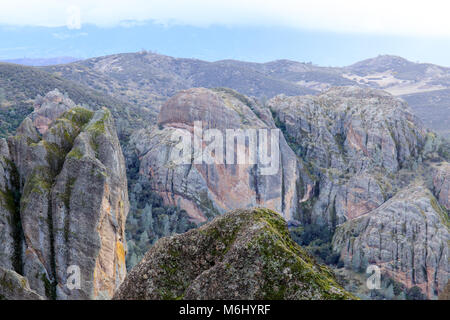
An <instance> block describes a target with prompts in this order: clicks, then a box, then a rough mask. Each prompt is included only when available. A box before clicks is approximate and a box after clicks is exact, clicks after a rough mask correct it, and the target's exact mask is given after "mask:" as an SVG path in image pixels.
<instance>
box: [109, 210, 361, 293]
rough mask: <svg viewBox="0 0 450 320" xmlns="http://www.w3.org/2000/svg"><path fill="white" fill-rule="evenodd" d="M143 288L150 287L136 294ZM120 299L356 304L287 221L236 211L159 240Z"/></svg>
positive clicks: (266, 214)
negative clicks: (296, 237)
mask: <svg viewBox="0 0 450 320" xmlns="http://www.w3.org/2000/svg"><path fill="white" fill-rule="evenodd" d="M139 286H141V287H142V286H144V287H145V286H149V287H147V288H146V289H145V290H144V293H142V291H140V292H136V291H135V288H136V287H139ZM116 296H117V298H119V299H236V298H238V299H353V298H355V297H353V296H352V295H351V294H349V293H347V292H346V291H345V290H343V289H342V288H341V287H340V286H339V285H338V284H337V283H336V281H335V280H334V277H333V274H332V272H331V271H330V270H329V269H328V268H326V267H324V266H321V265H319V264H318V263H316V261H315V260H314V259H313V258H312V257H311V256H310V255H308V254H307V253H306V251H305V250H303V249H302V248H301V247H299V246H298V245H297V244H296V243H295V242H294V241H293V240H292V239H291V238H290V235H289V231H288V229H287V226H286V222H285V221H284V219H283V218H282V217H281V216H280V215H279V214H277V213H275V212H273V211H271V210H268V209H264V208H255V209H251V210H235V211H233V212H230V213H227V214H225V215H223V216H220V217H217V218H216V219H214V220H213V221H211V222H210V223H208V224H206V225H203V226H202V227H200V228H198V229H196V230H190V231H188V232H187V233H185V234H182V235H177V236H174V237H170V238H163V239H161V240H159V241H158V242H157V243H156V244H155V245H154V246H153V248H152V249H151V250H150V251H149V252H148V253H147V255H146V257H145V258H144V260H143V262H141V264H139V265H138V266H137V267H136V268H135V269H133V270H132V271H131V273H130V275H129V279H127V280H126V281H125V283H124V285H122V287H121V288H120V290H119V292H118V294H117V295H116Z"/></svg>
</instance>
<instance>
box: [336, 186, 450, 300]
mask: <svg viewBox="0 0 450 320" xmlns="http://www.w3.org/2000/svg"><path fill="white" fill-rule="evenodd" d="M448 226H449V220H448V215H447V213H446V212H445V211H444V210H443V209H442V208H441V207H439V205H438V204H437V201H436V199H435V198H434V196H433V195H432V194H431V192H430V191H429V190H427V189H426V188H424V187H423V186H420V185H419V186H411V187H408V188H405V189H404V190H401V191H399V192H398V193H397V194H396V195H395V196H394V197H393V198H391V199H390V200H388V201H386V202H385V203H384V204H383V205H381V206H380V207H379V208H377V209H375V210H373V211H371V212H370V213H368V214H366V215H363V216H361V217H359V218H356V219H354V220H351V221H349V222H347V223H344V224H342V225H340V226H339V227H338V228H337V230H336V233H335V235H334V239H333V245H334V248H335V250H337V251H339V252H340V253H341V256H342V259H343V262H344V264H345V266H347V267H348V268H351V269H353V270H355V271H358V270H365V269H366V268H367V266H368V265H369V264H375V265H377V266H379V267H380V268H381V270H382V272H383V274H385V275H388V276H390V277H391V278H393V279H395V280H396V281H398V282H400V283H402V284H404V285H406V287H408V288H410V287H413V286H417V287H419V288H420V289H421V290H422V292H423V293H424V294H425V295H426V296H428V297H430V298H431V297H437V296H438V294H439V293H440V292H441V291H443V290H444V288H445V286H446V284H447V282H448V279H449V272H450V269H449V264H448V259H449V252H448V241H449V240H450V233H449V229H448Z"/></svg>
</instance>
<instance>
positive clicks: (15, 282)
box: [0, 267, 43, 300]
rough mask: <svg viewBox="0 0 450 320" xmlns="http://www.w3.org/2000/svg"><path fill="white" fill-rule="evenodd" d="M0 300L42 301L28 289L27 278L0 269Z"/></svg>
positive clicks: (41, 298)
mask: <svg viewBox="0 0 450 320" xmlns="http://www.w3.org/2000/svg"><path fill="white" fill-rule="evenodd" d="M0 300H43V297H41V296H40V295H38V294H37V293H36V292H35V291H33V290H31V289H30V286H29V284H28V280H27V278H24V277H22V276H21V275H19V274H17V273H16V272H14V271H12V270H7V269H4V268H2V267H0Z"/></svg>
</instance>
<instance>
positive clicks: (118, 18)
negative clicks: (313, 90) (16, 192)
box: [0, 0, 450, 67]
mask: <svg viewBox="0 0 450 320" xmlns="http://www.w3.org/2000/svg"><path fill="white" fill-rule="evenodd" d="M18 2H20V3H21V4H22V5H18ZM91 2H92V1H91ZM91 2H90V1H85V0H74V1H65V0H62V1H56V2H55V1H53V0H41V1H34V0H16V1H10V0H4V1H2V2H1V3H0V43H2V45H1V46H0V60H8V59H23V58H31V59H35V58H52V57H63V56H70V57H75V58H78V59H86V58H91V57H98V56H105V55H110V54H117V53H125V52H138V51H140V50H142V49H145V50H148V51H153V52H156V53H160V54H164V55H168V56H173V57H180V58H195V59H201V60H206V61H218V60H227V59H234V60H242V61H251V62H268V61H274V60H280V59H288V60H294V61H300V62H312V63H313V64H316V65H321V66H334V67H342V66H346V65H350V64H353V63H355V62H358V61H361V60H364V59H368V58H373V57H376V56H378V55H384V54H389V55H396V56H400V57H403V58H405V59H407V60H410V61H413V62H423V63H433V64H438V65H442V66H450V56H448V54H447V53H448V52H449V51H450V22H449V20H448V19H446V17H445V13H446V12H448V4H447V3H446V2H445V1H438V0H431V1H428V2H427V3H426V4H424V3H423V2H420V1H396V2H395V3H391V1H385V0H382V1H378V2H376V3H368V2H364V3H362V2H361V1H354V0H349V1H342V2H341V1H339V3H336V2H334V1H329V0H320V1H315V2H314V3H311V2H308V1H291V0H279V1H266V2H264V3H261V4H258V2H255V1H253V0H248V1H234V0H233V1H221V0H218V1H213V2H211V1H203V0H194V1H189V3H187V2H185V1H178V0H172V1H164V2H162V1H141V0H130V1H127V2H126V3H124V2H120V1H115V2H108V1H102V0H101V1H95V3H91ZM200 13H201V14H200Z"/></svg>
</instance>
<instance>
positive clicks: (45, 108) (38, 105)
mask: <svg viewBox="0 0 450 320" xmlns="http://www.w3.org/2000/svg"><path fill="white" fill-rule="evenodd" d="M74 107H75V103H74V102H73V101H72V100H70V99H69V98H68V97H65V96H63V95H62V94H61V93H60V92H59V90H58V89H55V90H53V91H50V92H49V93H48V94H47V95H45V97H38V98H37V99H36V100H35V104H34V111H33V113H32V114H31V115H30V118H31V120H32V121H33V124H34V126H35V127H36V129H37V130H38V131H39V133H40V134H44V133H45V132H46V131H47V130H48V127H49V125H50V124H51V123H52V122H53V121H54V120H56V119H58V118H59V117H60V116H61V115H62V114H63V113H64V112H66V111H67V110H69V109H71V108H74Z"/></svg>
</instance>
